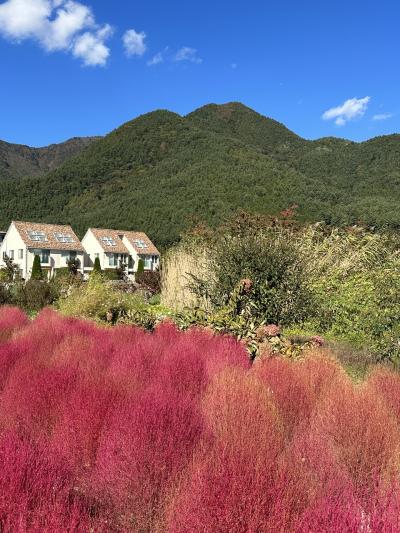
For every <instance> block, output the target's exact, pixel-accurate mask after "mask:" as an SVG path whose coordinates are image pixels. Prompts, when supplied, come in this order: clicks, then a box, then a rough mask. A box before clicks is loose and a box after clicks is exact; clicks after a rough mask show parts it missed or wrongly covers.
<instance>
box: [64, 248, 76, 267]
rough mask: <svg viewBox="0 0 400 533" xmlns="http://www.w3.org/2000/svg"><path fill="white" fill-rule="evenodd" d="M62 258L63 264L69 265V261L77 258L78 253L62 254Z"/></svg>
mask: <svg viewBox="0 0 400 533" xmlns="http://www.w3.org/2000/svg"><path fill="white" fill-rule="evenodd" d="M62 258H63V263H64V264H65V265H68V261H71V260H72V259H75V258H76V252H74V251H70V252H62Z"/></svg>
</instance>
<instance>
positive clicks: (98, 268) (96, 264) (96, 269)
mask: <svg viewBox="0 0 400 533" xmlns="http://www.w3.org/2000/svg"><path fill="white" fill-rule="evenodd" d="M92 272H94V273H97V274H100V273H101V266H100V258H99V257H95V259H94V265H93V270H92Z"/></svg>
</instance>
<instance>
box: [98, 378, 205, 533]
mask: <svg viewBox="0 0 400 533" xmlns="http://www.w3.org/2000/svg"><path fill="white" fill-rule="evenodd" d="M202 431H203V422H202V418H201V415H200V413H199V411H198V409H197V408H196V405H195V403H194V402H193V401H192V400H191V399H190V398H188V397H185V396H184V395H182V394H178V393H177V392H176V391H174V390H173V389H168V388H166V389H164V390H163V389H160V388H159V387H154V388H153V387H149V388H148V389H147V390H146V391H144V392H142V393H140V394H139V395H138V396H136V397H135V398H134V399H132V400H131V401H125V402H121V404H120V405H118V406H116V407H115V409H114V410H113V411H111V412H110V413H109V416H108V418H107V420H106V422H105V426H104V429H103V433H102V435H101V439H100V447H99V450H98V454H97V466H96V470H95V473H94V476H95V484H97V486H98V489H99V491H100V493H102V494H103V497H104V498H106V500H107V499H109V500H110V501H111V503H112V505H113V506H115V508H116V509H117V510H118V512H119V513H120V515H121V520H122V521H123V522H124V523H125V524H129V523H130V524H131V526H132V527H133V528H134V529H135V528H136V530H138V531H154V530H155V528H156V525H157V524H158V523H161V522H162V520H163V516H162V514H163V505H164V501H163V497H164V496H165V495H167V494H168V492H169V491H170V490H171V489H172V485H173V484H174V482H176V480H177V478H179V476H180V475H181V474H182V472H183V470H184V468H185V467H186V464H187V462H188V461H189V460H190V458H191V455H192V453H193V449H194V447H195V446H196V444H197V442H198V440H199V438H200V436H201V434H202Z"/></svg>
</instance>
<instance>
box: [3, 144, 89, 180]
mask: <svg viewBox="0 0 400 533" xmlns="http://www.w3.org/2000/svg"><path fill="white" fill-rule="evenodd" d="M96 139H97V138H96V137H75V138H73V139H69V140H68V141H65V142H63V143H59V144H51V145H50V146H45V147H44V148H31V147H29V146H24V145H21V144H11V143H6V142H4V141H0V181H1V180H2V179H5V178H19V177H22V176H37V175H40V174H45V173H47V172H49V171H51V170H54V169H56V168H58V167H59V166H61V165H62V164H63V163H65V161H67V159H70V158H71V157H74V156H76V155H78V154H79V153H80V152H81V151H82V150H83V149H84V148H86V147H87V146H89V144H91V143H92V142H93V141H94V140H96Z"/></svg>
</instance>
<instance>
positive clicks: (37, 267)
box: [31, 255, 43, 279]
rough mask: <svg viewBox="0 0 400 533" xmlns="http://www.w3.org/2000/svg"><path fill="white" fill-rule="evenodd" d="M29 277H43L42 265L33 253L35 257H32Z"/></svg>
mask: <svg viewBox="0 0 400 533" xmlns="http://www.w3.org/2000/svg"><path fill="white" fill-rule="evenodd" d="M31 279H43V270H42V265H41V263H40V257H39V256H38V255H35V258H34V259H33V266H32V274H31Z"/></svg>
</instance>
